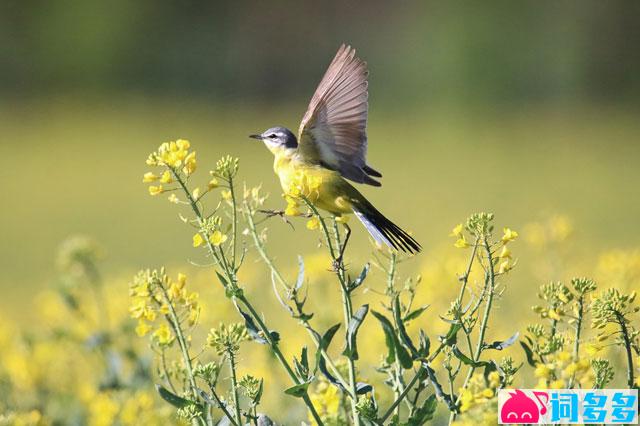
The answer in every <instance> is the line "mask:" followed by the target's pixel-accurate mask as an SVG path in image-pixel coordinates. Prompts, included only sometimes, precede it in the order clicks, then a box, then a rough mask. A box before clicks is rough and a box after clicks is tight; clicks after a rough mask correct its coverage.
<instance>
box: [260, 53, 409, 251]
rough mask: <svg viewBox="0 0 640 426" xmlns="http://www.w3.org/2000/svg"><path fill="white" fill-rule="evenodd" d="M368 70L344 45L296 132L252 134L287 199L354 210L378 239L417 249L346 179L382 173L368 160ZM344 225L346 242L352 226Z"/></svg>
mask: <svg viewBox="0 0 640 426" xmlns="http://www.w3.org/2000/svg"><path fill="white" fill-rule="evenodd" d="M368 74H369V73H368V71H367V64H366V62H364V61H362V60H361V59H360V58H358V57H357V56H356V52H355V49H353V48H352V47H351V46H346V45H344V44H343V45H342V46H340V49H339V50H338V53H337V54H336V56H335V57H334V58H333V61H332V62H331V64H330V65H329V68H328V69H327V71H326V73H325V75H324V77H323V78H322V80H321V81H320V84H319V85H318V88H317V89H316V92H315V93H314V95H313V98H311V102H310V104H309V108H308V109H307V112H306V113H305V115H304V117H303V118H302V122H301V123H300V129H299V131H298V135H299V137H298V138H296V136H295V135H294V134H293V133H292V132H291V131H290V130H289V129H287V128H285V127H272V128H270V129H268V130H266V131H264V132H263V133H261V134H258V135H250V137H251V138H254V139H259V140H261V141H263V142H264V144H265V145H266V146H267V148H269V150H270V151H271V152H272V153H273V155H274V156H275V160H274V163H273V169H274V171H275V173H276V174H277V175H278V177H279V178H280V184H281V185H282V189H283V190H284V193H285V195H286V196H288V198H289V199H295V198H296V197H298V196H299V195H300V194H302V195H304V196H305V197H306V198H307V199H308V200H309V201H311V202H312V203H313V204H314V205H315V206H316V207H318V208H320V209H323V210H326V211H328V212H329V213H331V214H333V215H335V216H337V217H340V216H342V215H345V214H351V213H353V214H355V215H356V216H357V217H358V219H360V221H361V222H362V224H363V225H364V226H365V228H366V229H367V231H369V234H371V236H372V237H373V239H374V240H376V241H377V242H378V243H380V244H385V245H387V246H388V247H390V248H393V249H395V250H403V251H405V252H409V253H416V252H419V251H420V249H421V247H420V244H418V242H417V241H416V240H415V239H414V238H413V237H411V235H409V234H408V233H407V232H405V231H403V230H402V229H401V228H400V227H399V226H397V225H396V224H394V223H393V222H391V221H390V220H389V219H387V218H386V217H385V216H384V215H383V214H382V213H380V212H379V211H378V210H377V209H376V208H375V207H374V206H373V205H372V204H371V203H370V202H369V201H368V200H367V199H366V198H365V197H364V195H362V194H361V193H360V192H359V191H358V190H357V189H356V188H354V186H353V185H351V184H350V183H349V182H347V180H346V179H349V180H351V181H353V182H357V183H364V184H368V185H372V186H381V184H380V182H379V181H377V180H375V179H374V178H381V177H382V175H381V174H380V173H379V172H377V171H376V170H375V169H373V168H372V167H370V166H368V165H367V162H366V154H367V113H368V109H369V104H368V96H369V94H368V91H367V88H368V81H367V76H368ZM344 225H345V227H346V230H347V234H346V237H345V246H346V240H347V239H348V238H349V235H350V233H351V230H350V228H349V227H348V226H347V225H346V223H344ZM341 255H342V253H341ZM341 257H342V256H340V259H341Z"/></svg>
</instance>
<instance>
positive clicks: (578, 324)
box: [569, 294, 584, 389]
mask: <svg viewBox="0 0 640 426" xmlns="http://www.w3.org/2000/svg"><path fill="white" fill-rule="evenodd" d="M583 316H584V295H582V294H581V295H580V298H579V299H578V318H577V319H576V335H575V342H574V343H573V361H574V362H576V361H577V360H578V354H579V352H580V334H581V332H582V319H583V318H582V317H583ZM575 378H576V374H575V373H573V374H572V375H571V378H570V379H569V389H573V382H574V381H575Z"/></svg>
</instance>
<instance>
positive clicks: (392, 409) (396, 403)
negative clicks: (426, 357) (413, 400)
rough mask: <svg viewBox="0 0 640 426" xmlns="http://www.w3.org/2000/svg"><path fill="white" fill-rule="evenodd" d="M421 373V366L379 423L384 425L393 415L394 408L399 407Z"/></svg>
mask: <svg viewBox="0 0 640 426" xmlns="http://www.w3.org/2000/svg"><path fill="white" fill-rule="evenodd" d="M421 373H422V366H420V369H419V370H418V372H417V373H416V374H415V375H414V376H413V378H412V379H411V381H410V382H409V383H407V386H405V388H404V390H403V391H402V392H401V393H400V394H399V395H398V397H397V398H396V400H395V401H393V403H392V404H391V406H390V407H389V408H388V409H387V411H385V413H384V414H383V415H382V417H381V418H380V423H382V424H384V422H385V421H386V420H387V419H388V418H389V417H391V415H392V414H393V412H394V411H395V410H396V408H399V407H400V403H401V402H402V400H404V399H405V397H406V396H407V394H408V393H409V391H410V390H411V388H413V386H414V385H415V384H416V382H417V381H418V379H419V378H420V376H421Z"/></svg>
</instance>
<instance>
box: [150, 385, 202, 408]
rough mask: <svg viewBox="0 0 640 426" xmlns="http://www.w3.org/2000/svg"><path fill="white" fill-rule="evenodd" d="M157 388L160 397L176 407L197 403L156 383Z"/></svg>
mask: <svg viewBox="0 0 640 426" xmlns="http://www.w3.org/2000/svg"><path fill="white" fill-rule="evenodd" d="M156 390H157V391H158V393H159V394H160V398H162V399H164V400H165V401H167V402H168V403H169V404H171V405H173V406H174V407H176V408H184V407H187V406H189V405H193V404H195V402H193V401H190V400H188V399H185V398H183V397H181V396H178V395H176V394H175V393H173V392H171V391H169V390H167V389H166V388H164V387H163V386H162V385H156Z"/></svg>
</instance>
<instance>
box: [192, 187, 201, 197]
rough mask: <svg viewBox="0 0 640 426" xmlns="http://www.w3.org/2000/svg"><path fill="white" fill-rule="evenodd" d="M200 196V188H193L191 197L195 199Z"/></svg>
mask: <svg viewBox="0 0 640 426" xmlns="http://www.w3.org/2000/svg"><path fill="white" fill-rule="evenodd" d="M199 197H200V188H196V189H194V190H193V199H194V200H197V199H198V198H199Z"/></svg>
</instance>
